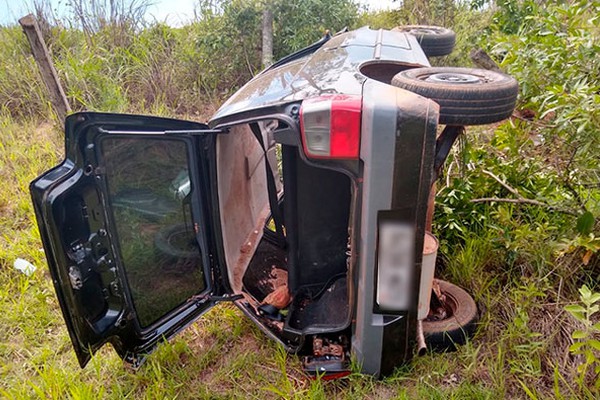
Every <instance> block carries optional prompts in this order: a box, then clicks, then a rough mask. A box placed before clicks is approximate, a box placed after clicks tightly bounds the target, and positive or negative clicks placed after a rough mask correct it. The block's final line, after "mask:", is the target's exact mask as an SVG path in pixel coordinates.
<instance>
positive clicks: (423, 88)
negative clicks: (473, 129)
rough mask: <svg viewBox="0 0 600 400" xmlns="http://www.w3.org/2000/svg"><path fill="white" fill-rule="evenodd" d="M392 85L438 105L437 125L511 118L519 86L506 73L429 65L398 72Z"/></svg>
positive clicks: (484, 122)
mask: <svg viewBox="0 0 600 400" xmlns="http://www.w3.org/2000/svg"><path fill="white" fill-rule="evenodd" d="M392 85H393V86H396V87H400V88H403V89H407V90H410V91H411V92H414V93H417V94H420V95H421V96H423V97H427V98H428V99H431V100H433V101H435V102H436V103H438V104H439V105H440V118H439V122H440V124H445V125H485V124H491V123H494V122H498V121H502V120H503V119H506V118H508V117H510V116H511V115H512V113H513V111H514V109H515V105H516V102H517V95H518V93H519V85H518V83H517V81H516V80H515V79H514V78H513V77H511V76H509V75H506V74H503V73H500V72H495V71H488V70H485V69H475V68H451V67H428V68H412V69H407V70H404V71H401V72H399V73H398V74H396V75H395V76H394V78H393V79H392Z"/></svg>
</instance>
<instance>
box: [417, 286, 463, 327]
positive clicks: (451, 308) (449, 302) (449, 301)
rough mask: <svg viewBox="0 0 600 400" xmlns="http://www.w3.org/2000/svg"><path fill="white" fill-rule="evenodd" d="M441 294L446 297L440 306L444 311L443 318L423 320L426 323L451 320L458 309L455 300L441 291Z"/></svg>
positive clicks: (432, 317) (433, 317)
mask: <svg viewBox="0 0 600 400" xmlns="http://www.w3.org/2000/svg"><path fill="white" fill-rule="evenodd" d="M442 294H443V295H444V296H445V297H446V300H445V301H444V303H443V304H442V306H443V308H444V311H445V312H446V316H445V317H444V318H436V317H435V316H431V317H428V318H426V319H425V321H428V322H441V321H447V320H449V319H451V318H454V314H455V313H456V310H457V309H458V303H457V301H456V299H455V298H454V297H453V296H452V295H451V294H450V293H448V292H445V291H442Z"/></svg>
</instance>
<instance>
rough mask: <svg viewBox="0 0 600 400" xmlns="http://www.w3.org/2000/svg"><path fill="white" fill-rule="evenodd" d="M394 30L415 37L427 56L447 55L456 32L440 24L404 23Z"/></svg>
mask: <svg viewBox="0 0 600 400" xmlns="http://www.w3.org/2000/svg"><path fill="white" fill-rule="evenodd" d="M392 30H394V31H400V32H405V33H409V34H411V35H413V36H414V37H416V38H417V41H418V42H419V44H420V45H421V48H422V49H423V52H424V53H425V55H426V56H427V57H440V56H447V55H448V54H450V53H452V50H454V45H455V44H456V34H455V33H454V32H453V31H452V30H450V29H448V28H443V27H441V26H432V25H404V26H397V27H395V28H394V29H392Z"/></svg>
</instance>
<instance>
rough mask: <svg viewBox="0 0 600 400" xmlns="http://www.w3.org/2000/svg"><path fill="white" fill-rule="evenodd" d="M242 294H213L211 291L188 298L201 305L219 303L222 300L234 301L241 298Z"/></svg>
mask: <svg viewBox="0 0 600 400" xmlns="http://www.w3.org/2000/svg"><path fill="white" fill-rule="evenodd" d="M243 298H244V296H243V295H241V294H224V295H223V296H215V295H213V294H212V293H209V294H204V295H196V296H192V297H191V298H190V301H193V302H194V303H196V304H197V305H202V304H206V303H209V302H210V303H213V304H217V303H221V302H223V301H236V300H240V299H243Z"/></svg>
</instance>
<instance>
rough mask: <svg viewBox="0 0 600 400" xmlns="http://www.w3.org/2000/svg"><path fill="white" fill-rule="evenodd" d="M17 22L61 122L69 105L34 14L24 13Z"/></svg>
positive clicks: (69, 109) (67, 111)
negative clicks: (27, 42)
mask: <svg viewBox="0 0 600 400" xmlns="http://www.w3.org/2000/svg"><path fill="white" fill-rule="evenodd" d="M19 24H21V27H23V32H25V35H26V36H27V39H28V40H29V44H30V45H31V53H32V54H33V58H34V59H35V61H36V63H37V65H38V67H39V69H40V73H41V74H42V80H43V81H44V84H45V85H46V88H48V92H49V93H50V101H51V102H52V106H53V107H54V111H55V112H56V115H58V118H59V120H60V121H61V123H64V120H65V117H66V116H67V114H68V113H70V112H71V107H70V106H69V102H68V101H67V96H66V95H65V91H64V90H63V88H62V86H61V84H60V81H59V80H58V74H57V73H56V69H54V65H53V64H52V59H51V58H50V53H49V52H48V48H47V47H46V43H45V42H44V38H43V37H42V32H41V31H40V27H39V26H38V23H37V21H36V19H35V16H34V15H33V14H29V15H26V16H24V17H23V18H21V19H20V20H19Z"/></svg>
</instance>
